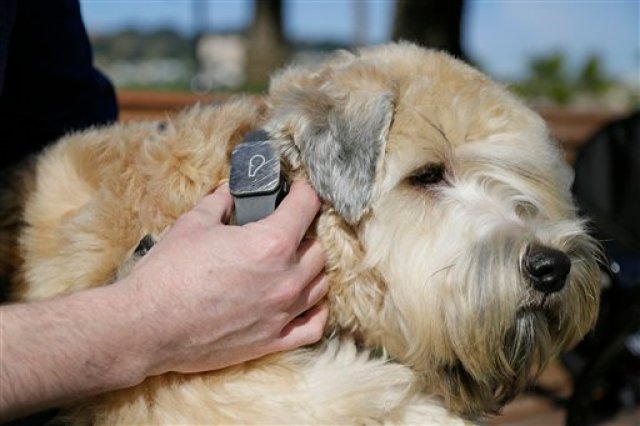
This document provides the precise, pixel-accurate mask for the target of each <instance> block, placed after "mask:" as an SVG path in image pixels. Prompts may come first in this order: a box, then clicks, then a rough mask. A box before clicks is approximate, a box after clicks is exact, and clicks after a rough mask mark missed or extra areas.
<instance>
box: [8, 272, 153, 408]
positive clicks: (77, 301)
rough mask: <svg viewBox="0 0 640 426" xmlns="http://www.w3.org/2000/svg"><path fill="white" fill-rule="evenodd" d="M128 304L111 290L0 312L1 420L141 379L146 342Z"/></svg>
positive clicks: (124, 295) (117, 288)
mask: <svg viewBox="0 0 640 426" xmlns="http://www.w3.org/2000/svg"><path fill="white" fill-rule="evenodd" d="M130 304H132V298H131V297H129V295H128V291H127V289H126V287H125V286H123V285H121V284H116V285H113V286H109V287H103V288H98V289H92V290H87V291H83V292H80V293H76V294H72V295H69V296H65V297H61V298H56V299H52V300H48V301H44V302H39V303H31V304H15V305H8V306H3V307H1V308H0V419H7V418H11V417H14V416H17V415H20V414H23V413H26V412H29V411H33V410H37V409H43V408H47V407H51V406H55V405H59V404H62V403H65V402H69V401H72V400H74V399H78V398H83V397H87V396H90V395H94V394H97V393H100V392H104V391H108V390H112V389H118V388H122V387H127V386H131V385H134V384H136V383H137V382H139V381H141V380H142V379H144V373H145V371H146V368H147V365H146V364H145V357H144V356H143V355H144V353H145V351H146V348H145V345H147V344H148V343H149V342H148V338H147V336H141V335H140V334H141V333H140V331H141V328H140V326H136V323H137V318H136V315H139V313H138V311H137V310H136V309H135V307H134V306H129V305H130ZM123 330H130V332H124V333H123ZM133 330H135V331H136V332H135V333H134V332H133ZM142 330H144V329H142Z"/></svg>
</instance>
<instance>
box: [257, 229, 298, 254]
mask: <svg viewBox="0 0 640 426" xmlns="http://www.w3.org/2000/svg"><path fill="white" fill-rule="evenodd" d="M262 249H263V251H264V254H265V255H266V256H267V257H269V258H275V259H281V258H287V257H289V256H290V254H291V251H292V249H291V244H290V242H289V240H288V238H287V236H286V235H285V234H284V233H282V232H277V231H272V232H271V233H270V234H269V235H266V236H265V239H264V241H263V246H262Z"/></svg>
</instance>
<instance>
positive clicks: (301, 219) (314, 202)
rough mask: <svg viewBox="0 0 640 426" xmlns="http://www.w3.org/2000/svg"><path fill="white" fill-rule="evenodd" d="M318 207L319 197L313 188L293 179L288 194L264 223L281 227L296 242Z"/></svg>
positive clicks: (299, 239)
mask: <svg viewBox="0 0 640 426" xmlns="http://www.w3.org/2000/svg"><path fill="white" fill-rule="evenodd" d="M319 209H320V199H319V198H318V195H317V194H316V193H315V191H314V190H313V188H311V186H310V185H309V184H308V183H306V182H302V181H294V182H293V183H292V185H291V190H290V191H289V194H288V195H287V196H286V197H284V200H282V202H281V203H280V205H279V206H278V208H277V209H276V211H275V212H274V213H273V214H272V215H271V216H268V217H267V218H265V219H263V222H264V223H265V224H268V225H270V226H273V227H276V228H280V229H283V230H284V231H285V234H287V235H292V237H293V238H295V243H296V244H298V243H300V241H301V240H302V238H303V237H304V235H305V233H306V232H307V229H308V228H309V226H310V225H311V223H312V222H313V219H314V218H315V217H316V214H317V213H318V210H319Z"/></svg>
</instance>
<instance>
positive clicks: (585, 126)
mask: <svg viewBox="0 0 640 426" xmlns="http://www.w3.org/2000/svg"><path fill="white" fill-rule="evenodd" d="M228 97H229V95H223V94H221V95H203V96H200V95H194V94H190V93H174V92H138V91H120V92H118V101H119V104H120V119H121V121H128V120H139V119H158V118H163V117H166V116H171V115H173V114H176V113H177V112H179V111H180V110H182V109H184V108H185V107H187V106H189V105H193V104H195V103H197V102H201V103H211V102H214V103H215V102H222V101H224V100H225V99H227V98H228ZM537 111H538V112H539V113H540V115H541V116H542V117H543V118H544V119H545V120H546V121H547V124H548V126H549V129H550V131H551V134H552V136H553V137H554V138H555V139H556V140H557V141H559V142H560V144H561V145H562V147H563V148H564V150H565V155H566V158H567V161H569V162H570V163H573V161H574V160H575V155H576V152H577V150H578V148H579V147H580V145H581V144H582V143H583V142H584V141H585V140H586V139H587V138H588V137H589V136H591V135H592V134H593V133H594V132H595V131H596V130H598V129H599V128H600V127H602V126H603V125H605V124H606V123H608V122H609V121H611V120H613V119H615V118H618V117H620V116H621V115H623V114H624V113H623V112H621V111H607V110H578V109H566V108H558V107H545V108H538V109H537Z"/></svg>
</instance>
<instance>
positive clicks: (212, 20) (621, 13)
mask: <svg viewBox="0 0 640 426" xmlns="http://www.w3.org/2000/svg"><path fill="white" fill-rule="evenodd" d="M200 1H201V2H205V3H206V7H205V8H204V9H205V11H206V14H205V16H204V17H203V16H200V17H199V18H198V19H201V20H203V21H204V22H206V23H207V25H208V27H209V29H210V30H211V31H212V32H215V31H231V30H240V29H243V28H245V27H247V26H248V25H249V24H250V23H251V20H252V16H253V15H252V14H253V1H252V0H200ZM356 1H361V2H365V3H366V10H367V16H366V23H367V42H368V43H370V44H377V43H383V42H385V41H388V40H389V39H390V36H391V31H392V24H393V15H394V13H393V9H394V0H284V4H285V10H284V15H285V32H286V34H287V36H288V37H289V38H290V39H292V40H299V41H327V40H329V41H339V42H343V43H347V44H350V43H352V42H353V41H354V38H355V30H354V25H353V22H354V10H355V7H354V4H353V3H354V2H356ZM418 1H421V0H418ZM436 1H446V0H436ZM80 3H81V6H82V13H83V17H84V20H85V24H86V26H87V29H88V31H89V32H90V33H105V32H111V31H116V30H118V29H122V28H131V27H136V28H140V29H154V28H159V27H167V26H169V27H173V28H176V29H178V30H179V31H182V32H184V33H189V32H191V31H192V30H193V28H194V21H195V19H194V14H193V7H192V1H190V0H80ZM462 31H463V33H462V36H463V48H464V49H465V51H466V52H467V54H468V55H469V56H470V57H471V58H473V59H474V60H476V61H478V63H480V64H482V66H483V69H484V70H485V71H487V72H489V73H490V74H492V75H493V76H494V77H497V78H504V79H517V78H522V77H524V76H525V74H526V70H527V62H528V60H529V59H530V58H531V57H532V56H534V55H541V54H548V53H554V52H564V53H565V54H566V55H567V58H568V61H569V65H570V66H572V67H579V66H580V65H582V64H583V63H584V61H585V60H586V58H587V57H588V56H589V55H591V54H597V55H599V56H600V57H601V58H602V59H603V61H604V65H605V70H606V72H607V73H608V74H609V75H610V76H611V77H613V78H615V79H617V80H624V81H627V82H630V83H632V84H634V85H635V86H636V87H638V86H640V0H579V1H578V0H467V2H466V5H465V14H464V21H463V30H462Z"/></svg>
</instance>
